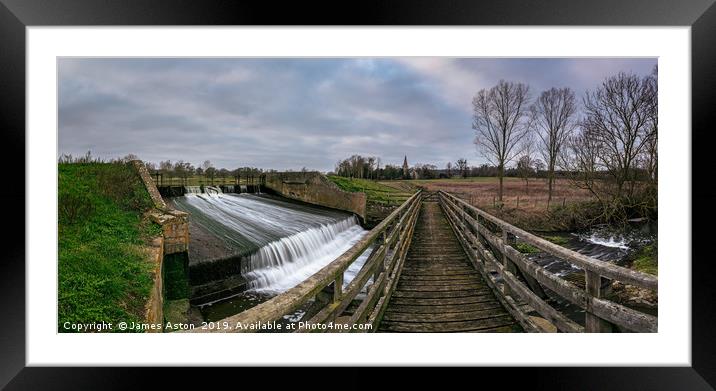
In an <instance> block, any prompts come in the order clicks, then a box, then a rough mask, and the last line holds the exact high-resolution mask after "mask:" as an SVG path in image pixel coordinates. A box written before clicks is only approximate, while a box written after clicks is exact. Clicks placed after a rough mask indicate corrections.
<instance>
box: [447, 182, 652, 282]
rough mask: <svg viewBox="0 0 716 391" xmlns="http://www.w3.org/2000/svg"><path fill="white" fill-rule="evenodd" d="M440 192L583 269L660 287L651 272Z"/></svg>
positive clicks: (532, 243) (622, 279) (508, 230)
mask: <svg viewBox="0 0 716 391" xmlns="http://www.w3.org/2000/svg"><path fill="white" fill-rule="evenodd" d="M439 193H440V194H442V195H444V196H446V197H449V198H450V199H451V200H453V201H456V202H457V203H458V204H459V205H463V206H465V207H466V208H469V210H472V211H474V212H475V213H477V214H479V215H480V216H481V217H484V218H485V219H486V220H488V221H490V222H492V223H493V224H495V225H497V226H498V227H500V229H502V230H505V231H507V232H509V233H511V234H513V235H515V236H517V237H519V238H520V240H522V241H524V242H527V243H529V244H531V245H533V246H535V247H537V248H539V249H540V250H542V251H545V252H547V253H549V254H552V255H554V256H555V257H558V258H560V259H562V260H564V261H566V262H569V263H571V264H573V265H575V266H579V267H581V268H582V269H585V270H589V271H592V272H595V273H598V274H600V275H602V276H604V277H608V278H611V279H613V280H617V281H622V282H624V283H628V284H631V285H635V286H638V287H640V288H647V289H654V290H656V289H658V285H659V279H658V278H657V277H655V276H653V275H651V274H647V273H642V272H639V271H635V270H631V269H627V268H625V267H621V266H617V265H614V264H611V263H607V262H602V261H599V260H597V259H594V258H592V257H588V256H586V255H584V254H580V253H578V252H576V251H573V250H570V249H568V248H564V247H562V246H559V245H557V244H554V243H552V242H549V241H547V240H545V239H542V238H540V237H539V236H537V235H534V234H531V233H529V232H527V231H525V230H523V229H520V228H517V227H515V226H514V225H511V224H509V223H507V222H505V221H503V220H500V219H498V218H497V217H495V216H492V215H491V214H489V213H487V212H485V211H483V210H481V209H478V208H476V207H474V206H472V205H470V204H468V203H467V202H465V201H463V200H461V199H460V198H457V197H455V196H454V195H452V194H449V193H446V192H444V191H442V190H440V191H439Z"/></svg>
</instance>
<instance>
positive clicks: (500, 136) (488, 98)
mask: <svg viewBox="0 0 716 391" xmlns="http://www.w3.org/2000/svg"><path fill="white" fill-rule="evenodd" d="M657 73H658V70H657V67H656V66H655V67H654V69H653V71H652V72H651V73H650V74H649V75H647V76H644V77H639V76H637V75H635V74H633V73H624V72H620V73H618V74H616V75H613V76H609V77H607V78H606V79H605V80H604V81H603V82H602V84H601V85H600V86H598V87H597V88H596V89H594V90H591V91H590V90H588V91H586V92H585V94H584V96H582V98H581V112H580V110H579V106H578V105H579V102H578V101H577V98H576V96H575V93H574V92H573V91H572V90H571V89H570V88H550V89H548V90H545V91H542V92H541V93H540V94H539V95H538V96H537V98H536V99H535V100H534V101H532V100H531V98H530V94H529V86H528V85H526V84H523V83H516V82H510V81H505V80H500V81H499V83H498V84H497V85H495V86H494V87H492V88H489V89H482V90H480V91H479V92H478V93H477V94H476V95H475V97H474V98H473V102H472V104H473V124H472V128H473V129H474V131H475V144H476V145H477V147H478V150H479V151H481V152H482V154H483V155H484V156H485V158H486V159H487V160H488V161H490V162H491V163H493V165H495V166H497V168H498V177H499V178H500V185H499V190H498V198H499V199H500V201H501V200H502V187H503V186H502V178H503V177H504V176H505V175H504V174H505V168H506V167H507V164H509V163H510V162H513V161H517V167H518V169H520V168H522V169H531V168H533V167H534V165H535V162H536V156H541V157H542V159H544V160H543V162H544V165H545V169H546V172H547V177H548V183H549V185H548V187H549V198H551V196H552V188H553V182H554V177H555V173H556V172H557V171H558V170H561V171H562V172H564V173H567V174H568V176H569V178H570V180H571V181H572V183H573V184H575V185H576V186H578V187H580V188H583V189H587V190H588V191H589V192H590V193H591V194H592V195H593V196H594V197H595V198H596V199H597V200H598V202H599V203H600V205H601V206H602V208H603V213H602V217H604V218H605V219H608V220H612V219H623V218H626V217H629V215H630V214H633V213H634V212H635V211H637V212H638V213H639V214H641V215H644V214H649V213H651V212H654V213H655V211H656V201H657V197H656V190H657V158H658V156H657V131H658V86H657V78H658V74H657Z"/></svg>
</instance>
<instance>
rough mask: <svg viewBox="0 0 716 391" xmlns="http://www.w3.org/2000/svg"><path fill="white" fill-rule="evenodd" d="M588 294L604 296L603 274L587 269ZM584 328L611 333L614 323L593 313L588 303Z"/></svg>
mask: <svg viewBox="0 0 716 391" xmlns="http://www.w3.org/2000/svg"><path fill="white" fill-rule="evenodd" d="M584 278H585V282H586V289H587V294H588V295H590V296H593V297H597V298H599V297H602V276H600V275H599V274H598V273H595V272H593V271H589V270H585V271H584ZM584 326H585V327H584V330H585V331H586V332H588V333H611V332H612V325H611V324H610V323H609V322H607V321H605V320H604V319H602V318H600V317H598V316H596V315H594V314H593V313H592V308H591V305H589V304H588V305H587V308H586V310H585V312H584Z"/></svg>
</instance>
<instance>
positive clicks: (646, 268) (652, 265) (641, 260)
mask: <svg viewBox="0 0 716 391" xmlns="http://www.w3.org/2000/svg"><path fill="white" fill-rule="evenodd" d="M633 257H634V261H633V262H632V266H631V268H632V269H634V270H636V271H640V272H644V273H649V274H653V275H655V276H658V275H659V261H658V259H659V258H658V254H657V248H656V245H655V244H649V245H646V246H644V247H642V248H641V249H639V251H637V252H636V253H635V254H634V255H633Z"/></svg>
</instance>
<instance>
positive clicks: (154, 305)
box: [144, 236, 164, 333]
mask: <svg viewBox="0 0 716 391" xmlns="http://www.w3.org/2000/svg"><path fill="white" fill-rule="evenodd" d="M149 257H150V261H151V262H152V265H153V271H152V279H153V280H154V286H153V287H152V290H151V291H150V292H149V300H147V304H146V306H145V314H146V315H145V317H144V318H145V320H146V322H147V323H158V324H163V323H164V294H163V290H164V286H163V284H162V280H163V277H162V276H163V270H162V266H163V264H164V262H163V260H164V238H163V237H161V236H159V237H157V238H156V239H154V240H153V241H152V245H151V247H149ZM147 331H148V332H150V333H152V332H161V329H159V330H157V329H152V328H149V329H148V330H147Z"/></svg>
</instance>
